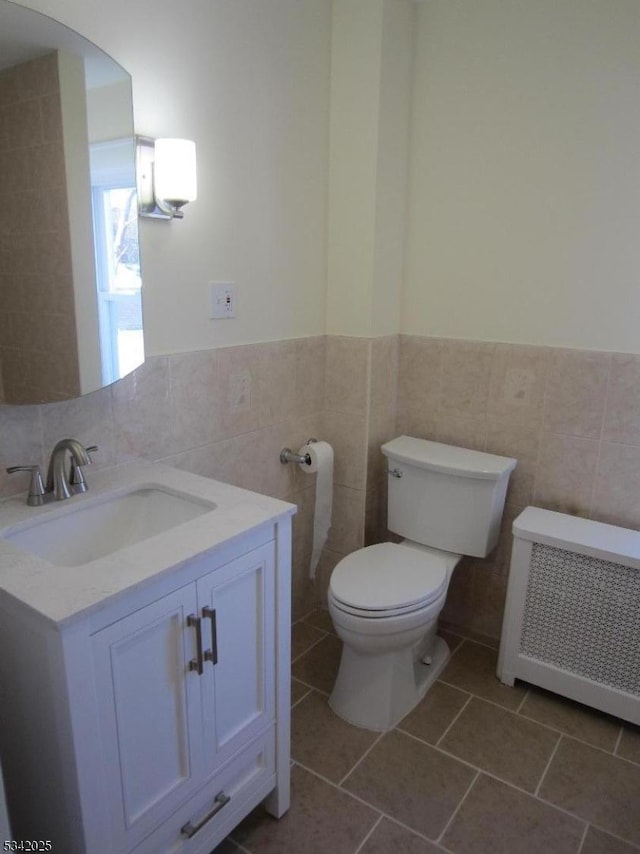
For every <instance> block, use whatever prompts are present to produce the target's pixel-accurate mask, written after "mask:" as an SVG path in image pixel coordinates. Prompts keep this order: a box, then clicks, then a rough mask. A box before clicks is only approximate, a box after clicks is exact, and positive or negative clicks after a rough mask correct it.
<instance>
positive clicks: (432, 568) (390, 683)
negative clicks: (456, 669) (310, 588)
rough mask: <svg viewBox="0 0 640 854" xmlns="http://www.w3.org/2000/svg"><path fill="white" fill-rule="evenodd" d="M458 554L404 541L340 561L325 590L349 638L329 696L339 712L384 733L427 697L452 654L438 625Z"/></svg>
mask: <svg viewBox="0 0 640 854" xmlns="http://www.w3.org/2000/svg"><path fill="white" fill-rule="evenodd" d="M459 560H460V555H454V554H451V553H449V552H442V551H439V550H437V549H432V548H429V547H427V546H422V545H420V544H417V543H409V542H407V541H404V542H402V543H400V544H395V543H381V544H378V545H375V546H368V547H367V548H364V549H360V550H359V551H357V552H353V553H352V554H350V555H348V556H347V557H346V558H344V559H343V560H342V561H340V563H339V564H338V565H337V566H336V568H335V569H334V571H333V573H332V575H331V581H330V584H329V592H328V605H329V612H330V614H331V618H332V619H333V623H334V626H335V629H336V632H337V634H338V637H340V639H341V640H342V641H343V644H344V647H343V653H342V659H341V662H340V669H339V672H338V676H337V679H336V682H335V685H334V688H333V691H332V693H331V697H330V699H329V705H330V706H331V708H332V709H333V710H334V711H335V712H336V714H338V715H340V717H342V718H344V719H345V720H347V721H349V722H350V723H353V724H355V725H356V726H360V727H364V728H366V729H371V730H376V731H383V730H387V729H390V728H391V727H393V726H395V724H397V723H398V722H399V721H400V720H401V719H402V718H403V717H404V716H405V715H406V714H407V713H408V712H409V711H410V709H412V708H413V707H414V706H415V705H416V703H417V702H419V700H420V699H421V698H422V697H423V696H424V695H425V693H426V692H427V690H428V689H429V687H430V685H431V684H432V683H433V681H434V680H435V679H436V678H437V677H438V675H439V674H440V672H441V671H442V669H443V667H444V666H445V664H446V663H447V660H448V658H449V648H448V646H447V644H446V643H445V641H444V640H443V639H442V638H439V637H437V636H436V627H437V622H438V616H439V614H440V611H441V610H442V608H443V606H444V603H445V600H446V595H447V588H448V586H449V579H450V578H451V573H452V572H453V569H454V567H455V566H456V564H457V563H458V561H459Z"/></svg>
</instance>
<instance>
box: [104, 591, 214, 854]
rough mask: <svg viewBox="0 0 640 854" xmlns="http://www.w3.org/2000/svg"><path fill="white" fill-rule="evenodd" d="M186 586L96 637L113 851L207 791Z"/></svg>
mask: <svg viewBox="0 0 640 854" xmlns="http://www.w3.org/2000/svg"><path fill="white" fill-rule="evenodd" d="M196 609H197V602H196V590H195V585H194V584H192V585H190V586H188V587H184V588H182V589H180V590H177V591H175V592H174V593H172V594H170V595H169V596H166V597H165V598H163V599H161V600H159V601H157V602H154V603H153V604H151V605H148V606H146V607H144V608H141V609H140V610H139V611H136V612H135V613H133V614H131V615H129V616H128V617H125V618H124V619H122V620H120V621H119V622H117V623H114V624H113V625H111V626H109V627H107V628H106V629H104V630H102V631H100V632H98V633H97V634H95V635H94V636H93V654H94V661H95V670H96V691H97V694H98V707H99V709H100V710H101V711H100V715H101V718H100V721H99V730H100V739H101V743H102V750H103V757H104V759H103V762H104V767H105V776H106V782H107V793H106V794H107V798H108V801H109V810H110V814H111V827H112V828H113V839H112V843H111V849H110V850H112V851H114V852H123V851H126V850H129V849H130V848H131V847H132V846H133V844H135V843H137V842H138V841H139V840H140V839H142V838H143V837H144V836H145V835H146V834H148V833H149V832H150V831H151V830H153V828H154V827H155V826H156V825H157V824H158V822H159V821H160V820H162V819H163V818H165V817H166V816H167V815H168V814H169V813H170V812H171V811H172V810H174V809H175V808H176V807H177V806H178V805H179V804H180V803H181V802H182V801H183V800H184V799H185V797H188V796H189V794H190V793H191V792H192V791H193V790H194V789H195V788H196V787H197V786H198V785H202V774H203V753H202V749H203V745H202V720H201V705H200V686H199V681H198V680H199V677H198V674H197V671H191V670H190V667H189V662H190V661H191V660H192V659H194V658H195V657H196V655H197V649H196V633H195V630H194V628H192V627H191V626H190V625H189V624H188V617H189V615H191V614H195V612H196Z"/></svg>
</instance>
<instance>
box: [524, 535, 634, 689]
mask: <svg viewBox="0 0 640 854" xmlns="http://www.w3.org/2000/svg"><path fill="white" fill-rule="evenodd" d="M520 652H521V653H522V654H523V655H526V656H528V657H529V658H534V659H538V660H539V661H544V662H546V663H548V664H553V665H555V666H556V667H559V668H561V669H562V670H567V671H569V672H571V673H574V674H576V675H579V676H583V677H586V678H588V679H593V680H594V681H596V682H600V683H602V684H603V685H609V686H611V687H613V688H617V689H618V690H621V691H626V692H628V693H631V694H637V695H639V696H640V571H638V570H636V569H632V568H630V567H627V566H621V565H620V564H617V563H611V562H609V561H605V560H598V559H597V558H592V557H587V556H585V555H580V554H576V553H575V552H569V551H564V550H563V549H557V548H553V547H552V546H546V545H541V544H540V543H535V544H534V546H533V553H532V556H531V566H530V572H529V582H528V586H527V595H526V600H525V610H524V617H523V630H522V633H521V636H520Z"/></svg>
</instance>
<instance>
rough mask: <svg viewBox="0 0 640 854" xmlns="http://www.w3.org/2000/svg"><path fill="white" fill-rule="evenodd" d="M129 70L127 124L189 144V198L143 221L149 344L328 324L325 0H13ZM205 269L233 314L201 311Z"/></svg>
mask: <svg viewBox="0 0 640 854" xmlns="http://www.w3.org/2000/svg"><path fill="white" fill-rule="evenodd" d="M21 3H22V5H27V6H29V7H31V8H33V9H36V10H37V11H41V12H45V13H46V14H49V15H51V16H52V17H54V18H56V19H58V20H60V21H62V22H63V23H65V24H68V25H69V26H71V27H73V28H74V29H75V30H77V31H78V32H80V33H81V34H82V35H84V36H86V37H87V38H89V39H90V40H92V41H93V42H95V43H96V44H98V45H99V46H100V47H101V48H103V49H104V50H105V51H106V52H107V53H109V54H110V55H111V56H113V58H114V59H115V60H116V61H117V62H119V63H120V64H121V65H123V67H124V68H126V69H127V70H128V71H129V72H130V73H131V74H132V77H133V95H134V113H135V124H136V132H137V133H141V134H146V135H149V136H156V137H157V136H185V137H188V138H191V139H194V140H195V141H196V145H197V148H198V180H199V197H198V200H197V201H196V202H194V203H192V204H191V205H189V208H188V209H187V210H186V213H185V219H184V220H183V221H182V222H179V223H171V224H168V223H162V222H160V223H159V222H153V221H145V222H143V223H141V229H140V232H141V241H142V260H143V277H144V284H145V289H144V297H143V299H144V312H145V345H146V348H147V352H148V353H149V354H154V353H173V352H179V351H186V350H196V349H199V348H208V347H219V346H224V345H228V344H236V343H243V342H252V341H265V340H271V339H282V338H294V337H301V336H305V335H311V334H320V333H323V332H324V329H325V300H326V287H325V281H326V235H325V232H326V187H327V169H328V167H327V134H328V123H329V113H328V109H329V100H328V99H329V44H330V24H331V20H330V14H331V8H330V4H329V3H327V2H326V0H265V2H259V3H256V2H253V0H216V2H215V3H214V2H211V0H190V2H189V10H188V14H185V9H184V5H183V4H181V3H176V2H175V0H139V1H138V2H136V3H135V4H131V3H130V2H127V0H112V2H109V3H102V2H97V0H90V2H82V1H81V0H76V2H73V3H70V2H69V0H21ZM209 281H234V282H236V285H237V288H238V317H237V319H236V320H234V321H228V320H225V321H217V322H214V321H211V320H209V318H208V309H209V289H208V286H207V283H208V282H209Z"/></svg>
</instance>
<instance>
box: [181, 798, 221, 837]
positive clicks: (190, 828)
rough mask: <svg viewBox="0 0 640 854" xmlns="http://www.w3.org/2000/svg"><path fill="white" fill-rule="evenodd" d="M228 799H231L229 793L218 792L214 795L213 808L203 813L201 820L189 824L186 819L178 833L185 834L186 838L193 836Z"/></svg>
mask: <svg viewBox="0 0 640 854" xmlns="http://www.w3.org/2000/svg"><path fill="white" fill-rule="evenodd" d="M230 800H231V796H230V795H225V793H224V792H218V794H217V795H216V796H215V799H214V801H213V809H212V810H210V811H209V812H208V813H207V814H206V815H205V817H204V818H203V819H202V821H199V822H198V823H197V824H191V822H190V821H188V822H187V823H186V824H185V825H183V826H182V827H181V828H180V833H181V834H182V835H183V836H186V838H187V839H191V837H192V836H195V835H196V833H197V832H198V831H199V830H202V828H203V827H204V826H205V824H206V823H207V822H208V821H211V819H212V818H213V817H214V815H216V814H217V813H219V812H220V810H221V809H222V807H224V806H226V805H227V804H228V803H229V801H230Z"/></svg>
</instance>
